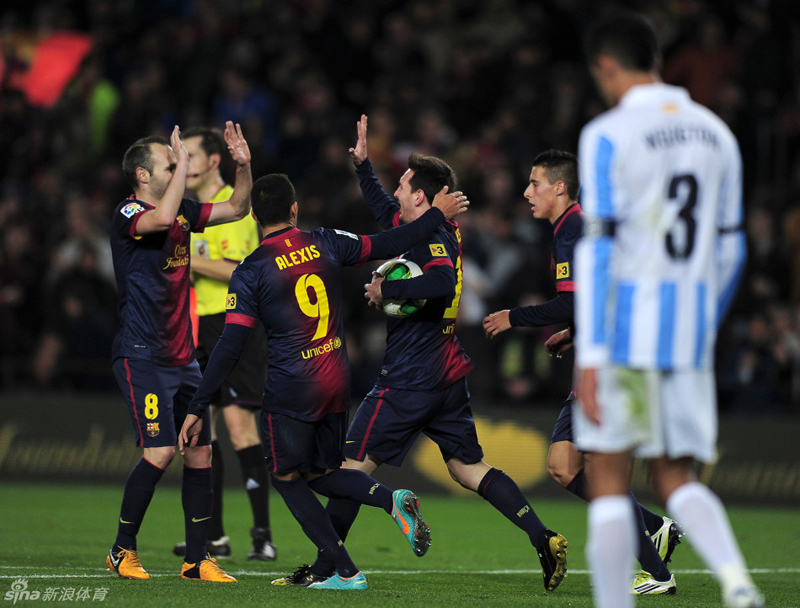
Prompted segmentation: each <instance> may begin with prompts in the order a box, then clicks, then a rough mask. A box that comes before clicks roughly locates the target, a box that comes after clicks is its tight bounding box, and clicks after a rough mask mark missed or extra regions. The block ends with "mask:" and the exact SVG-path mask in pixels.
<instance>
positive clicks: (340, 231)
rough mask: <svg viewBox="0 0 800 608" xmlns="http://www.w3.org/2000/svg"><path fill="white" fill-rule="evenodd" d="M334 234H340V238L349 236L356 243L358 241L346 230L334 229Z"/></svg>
mask: <svg viewBox="0 0 800 608" xmlns="http://www.w3.org/2000/svg"><path fill="white" fill-rule="evenodd" d="M334 232H335V233H336V234H341V235H342V236H349V237H350V238H351V239H355V240H356V241H357V240H358V237H357V236H356V235H355V234H353V233H352V232H347V231H346V230H335V229H334Z"/></svg>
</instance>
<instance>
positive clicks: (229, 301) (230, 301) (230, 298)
mask: <svg viewBox="0 0 800 608" xmlns="http://www.w3.org/2000/svg"><path fill="white" fill-rule="evenodd" d="M225 310H236V294H235V293H229V294H228V295H227V296H226V298H225Z"/></svg>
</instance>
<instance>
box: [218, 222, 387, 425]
mask: <svg viewBox="0 0 800 608" xmlns="http://www.w3.org/2000/svg"><path fill="white" fill-rule="evenodd" d="M371 247H372V245H371V241H370V238H369V237H365V236H356V235H354V234H350V233H348V232H341V231H338V230H326V229H324V228H318V229H317V230H314V231H311V232H309V231H302V230H298V229H296V228H289V229H286V230H283V231H280V232H276V233H272V234H270V235H268V236H267V237H266V238H265V239H264V240H263V241H262V242H261V246H260V247H258V249H256V250H255V251H254V252H253V253H252V254H250V255H249V256H248V257H247V258H245V260H244V261H243V262H242V263H241V264H240V265H239V266H238V267H237V268H236V270H234V272H233V276H232V277H231V282H230V287H229V293H228V301H227V306H226V308H227V317H226V322H227V323H237V324H240V325H245V326H247V327H255V324H256V319H260V320H261V322H262V324H263V325H264V328H265V330H266V332H267V336H268V340H269V369H268V372H267V374H268V377H267V383H266V389H265V392H264V400H263V408H264V410H266V411H268V412H274V413H280V414H285V415H287V416H291V417H293V418H297V419H300V420H307V421H314V420H320V419H322V418H324V417H325V416H326V415H328V414H332V413H336V412H343V411H346V410H347V409H348V408H349V406H350V368H349V364H348V359H347V348H346V345H345V335H344V323H343V319H342V304H341V301H342V279H341V274H342V266H354V265H357V264H361V263H363V262H364V261H365V260H366V259H367V258H368V257H369V254H370V251H371Z"/></svg>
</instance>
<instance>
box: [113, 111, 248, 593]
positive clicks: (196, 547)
mask: <svg viewBox="0 0 800 608" xmlns="http://www.w3.org/2000/svg"><path fill="white" fill-rule="evenodd" d="M224 137H225V142H226V143H227V145H228V150H229V151H230V153H231V156H232V157H233V159H234V161H235V162H236V183H235V185H236V189H235V191H234V193H233V194H232V196H231V199H230V200H228V201H225V202H219V203H214V204H213V205H212V204H208V203H198V202H196V201H192V200H188V199H184V198H183V193H184V190H185V188H186V174H187V169H188V166H189V153H188V151H187V150H186V147H185V146H184V145H183V143H182V142H181V139H180V130H179V129H178V127H177V126H176V127H175V129H174V130H173V132H172V135H171V137H170V140H169V141H167V140H166V139H164V138H162V137H157V136H152V137H146V138H144V139H140V140H138V141H137V142H135V143H134V144H133V145H132V146H131V147H130V148H128V150H127V151H126V152H125V156H124V158H123V161H122V169H123V172H124V174H125V176H126V178H127V179H128V182H129V183H130V185H131V187H132V188H133V192H134V194H133V196H131V197H130V198H129V199H127V200H124V201H122V202H121V203H120V204H119V205H118V206H117V208H116V209H115V211H114V215H113V219H112V227H111V251H112V255H113V259H114V272H115V274H116V278H117V288H118V291H119V304H118V312H119V331H118V332H117V336H116V339H115V340H114V346H113V351H112V357H113V365H112V367H113V370H114V375H115V376H116V379H117V382H118V383H119V386H120V389H121V390H122V394H123V395H124V397H125V400H126V401H127V404H128V409H129V412H130V416H131V422H132V423H133V429H134V435H135V438H136V444H137V445H138V446H139V447H141V448H143V450H142V458H141V460H139V462H138V464H137V465H136V466H135V467H134V468H133V470H132V471H131V473H130V476H129V477H128V481H127V483H126V484H125V492H124V494H123V498H122V508H121V510H120V515H119V528H118V531H117V538H116V540H115V541H114V545H113V547H112V548H111V551H110V552H109V554H108V556H107V557H106V564H107V566H108V568H109V569H110V570H112V571H113V572H116V573H117V574H118V575H119V576H121V577H122V578H131V579H148V578H150V576H149V575H148V574H147V572H146V571H145V569H144V568H143V567H142V565H141V562H140V561H139V556H138V553H137V546H136V535H137V534H138V532H139V528H140V526H141V525H142V520H143V519H144V516H145V513H146V511H147V507H148V505H149V504H150V499H151V498H152V497H153V492H154V491H155V487H156V484H157V483H158V481H159V479H161V476H162V474H163V473H164V470H165V469H166V468H167V466H168V465H169V464H170V462H172V459H173V458H174V457H175V444H176V442H177V439H178V434H177V429H178V425H180V423H181V421H182V420H183V419H184V417H185V415H186V408H187V406H188V405H189V400H190V399H191V397H192V395H193V394H194V391H195V389H196V388H197V385H198V384H199V382H200V366H199V365H198V363H197V360H196V359H195V353H194V345H193V342H192V328H191V322H190V319H189V261H190V258H189V245H190V237H189V233H190V232H191V231H194V232H201V231H202V230H203V229H204V228H205V227H206V226H212V225H215V224H221V223H225V222H231V221H235V220H238V219H241V218H243V217H245V216H246V215H247V213H248V211H249V210H250V187H251V186H252V180H253V178H252V176H251V173H250V150H249V149H248V147H247V142H246V141H245V139H244V137H243V136H242V130H241V128H240V127H239V125H236V126H235V127H234V125H233V123H231V122H228V123H227V124H226V126H225V135H224ZM208 428H209V424H207V425H206V432H205V433H204V434H203V435H202V437H199V439H198V441H197V442H196V445H194V446H192V448H191V449H190V450H187V451H186V452H185V453H184V455H183V457H184V468H183V490H182V499H183V512H184V521H185V528H186V555H185V557H184V563H183V566H182V568H181V577H182V578H184V579H192V580H204V581H217V582H235V581H236V579H235V578H233V577H231V576H228V575H227V574H226V573H225V572H224V571H223V570H222V569H221V568H220V567H219V566H218V565H217V563H216V561H214V560H213V559H211V558H210V557H209V556H208V554H207V552H206V539H207V538H208V526H209V523H210V520H211V514H212V500H213V498H212V485H211V446H210V445H209V444H210V442H211V441H210V433H209V432H208Z"/></svg>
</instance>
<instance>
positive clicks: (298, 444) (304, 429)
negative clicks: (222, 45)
mask: <svg viewBox="0 0 800 608" xmlns="http://www.w3.org/2000/svg"><path fill="white" fill-rule="evenodd" d="M346 430H347V412H339V413H337V414H328V415H327V416H325V418H323V419H322V420H317V421H315V422H306V421H304V420H297V419H296V418H290V417H289V416H284V415H283V414H275V413H272V412H266V411H264V410H262V411H261V437H262V438H263V441H264V456H265V457H266V463H267V469H268V470H269V471H270V472H271V473H277V474H279V475H285V474H286V473H291V472H293V471H299V472H300V473H312V472H318V471H324V470H325V469H338V468H339V467H340V466H342V461H343V460H344V455H343V452H342V448H343V447H344V435H345V431H346Z"/></svg>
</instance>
